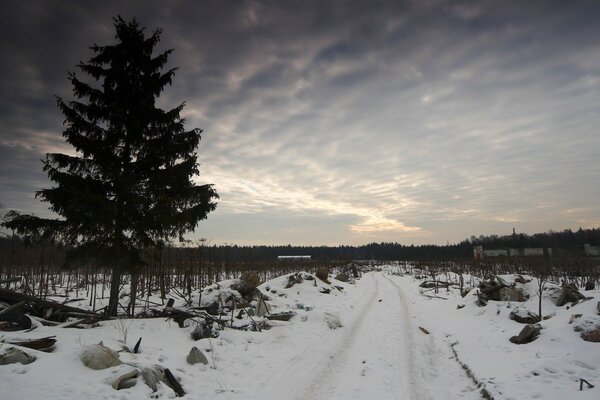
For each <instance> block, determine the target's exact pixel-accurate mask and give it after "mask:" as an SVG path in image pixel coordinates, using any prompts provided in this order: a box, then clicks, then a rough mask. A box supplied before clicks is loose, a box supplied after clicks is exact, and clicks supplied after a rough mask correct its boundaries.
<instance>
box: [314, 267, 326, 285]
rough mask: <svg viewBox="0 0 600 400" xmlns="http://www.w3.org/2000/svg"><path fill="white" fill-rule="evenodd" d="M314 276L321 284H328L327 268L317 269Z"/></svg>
mask: <svg viewBox="0 0 600 400" xmlns="http://www.w3.org/2000/svg"><path fill="white" fill-rule="evenodd" d="M315 275H316V277H317V278H319V279H320V280H322V281H323V282H325V283H329V270H328V269H327V268H319V269H318V270H317V273H316V274H315Z"/></svg>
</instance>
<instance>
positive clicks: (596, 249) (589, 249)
mask: <svg viewBox="0 0 600 400" xmlns="http://www.w3.org/2000/svg"><path fill="white" fill-rule="evenodd" d="M583 252H584V253H585V255H586V256H600V246H592V245H590V244H587V243H586V244H584V245H583Z"/></svg>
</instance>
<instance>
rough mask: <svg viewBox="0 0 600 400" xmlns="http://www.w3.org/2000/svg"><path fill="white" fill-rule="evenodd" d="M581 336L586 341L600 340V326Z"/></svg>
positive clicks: (596, 341)
mask: <svg viewBox="0 0 600 400" xmlns="http://www.w3.org/2000/svg"><path fill="white" fill-rule="evenodd" d="M581 338H582V339H583V340H585V341H586V342H595V343H598V342H600V326H598V327H596V328H595V329H591V330H589V331H587V332H584V333H582V334H581Z"/></svg>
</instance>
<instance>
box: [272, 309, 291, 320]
mask: <svg viewBox="0 0 600 400" xmlns="http://www.w3.org/2000/svg"><path fill="white" fill-rule="evenodd" d="M294 315H296V313H295V312H293V311H284V312H280V313H277V314H271V315H267V319H268V320H271V321H289V320H290V319H292V317H293V316H294Z"/></svg>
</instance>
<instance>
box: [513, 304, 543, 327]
mask: <svg viewBox="0 0 600 400" xmlns="http://www.w3.org/2000/svg"><path fill="white" fill-rule="evenodd" d="M508 317H509V318H510V319H512V320H513V321H517V322H519V323H521V324H535V323H536V322H539V321H540V317H539V316H538V315H537V314H535V313H533V312H531V311H529V310H526V309H524V308H521V307H517V308H515V309H513V310H512V311H511V312H510V314H509V315H508Z"/></svg>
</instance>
